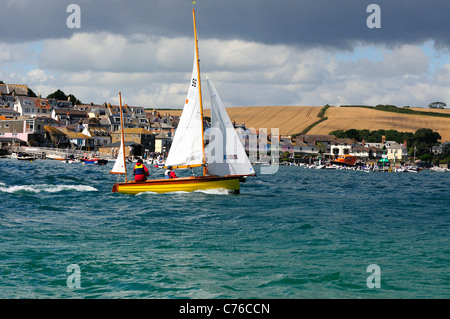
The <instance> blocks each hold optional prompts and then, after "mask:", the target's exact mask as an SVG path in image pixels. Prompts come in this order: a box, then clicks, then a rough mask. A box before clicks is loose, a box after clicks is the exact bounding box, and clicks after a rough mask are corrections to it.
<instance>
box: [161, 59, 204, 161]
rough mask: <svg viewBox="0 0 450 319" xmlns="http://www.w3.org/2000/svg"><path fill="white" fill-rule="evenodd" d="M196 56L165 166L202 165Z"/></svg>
mask: <svg viewBox="0 0 450 319" xmlns="http://www.w3.org/2000/svg"><path fill="white" fill-rule="evenodd" d="M197 60H198V57H197V54H194V67H193V70H192V78H191V83H190V86H189V91H188V94H187V97H186V102H185V105H184V108H183V113H182V114H181V118H180V122H179V124H178V127H177V130H176V132H175V136H174V138H173V141H172V145H171V147H170V151H169V155H168V156H167V160H166V166H172V167H173V168H177V167H178V168H184V167H195V166H200V165H202V163H203V123H202V120H203V119H202V116H201V113H200V92H199V79H198V69H197Z"/></svg>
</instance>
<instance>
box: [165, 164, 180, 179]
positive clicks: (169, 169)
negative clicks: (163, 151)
mask: <svg viewBox="0 0 450 319" xmlns="http://www.w3.org/2000/svg"><path fill="white" fill-rule="evenodd" d="M164 175H165V177H166V178H177V174H175V172H174V171H173V170H172V166H167V169H166V171H165V173H164Z"/></svg>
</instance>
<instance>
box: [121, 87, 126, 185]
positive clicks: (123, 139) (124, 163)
mask: <svg viewBox="0 0 450 319" xmlns="http://www.w3.org/2000/svg"><path fill="white" fill-rule="evenodd" d="M119 106H120V126H121V132H122V154H123V166H124V169H125V183H126V182H127V181H128V179H127V161H126V159H125V137H124V132H123V115H122V94H121V93H120V92H119Z"/></svg>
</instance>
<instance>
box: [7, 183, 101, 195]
mask: <svg viewBox="0 0 450 319" xmlns="http://www.w3.org/2000/svg"><path fill="white" fill-rule="evenodd" d="M71 190H74V191H78V192H93V191H97V189H96V188H95V187H92V186H88V185H47V184H43V185H17V186H6V185H5V184H4V183H1V182H0V192H3V193H17V192H30V193H42V192H44V193H58V192H63V191H71Z"/></svg>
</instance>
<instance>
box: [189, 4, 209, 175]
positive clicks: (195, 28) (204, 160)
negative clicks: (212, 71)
mask: <svg viewBox="0 0 450 319" xmlns="http://www.w3.org/2000/svg"><path fill="white" fill-rule="evenodd" d="M192 19H193V21H194V37H195V54H196V56H197V74H198V94H199V97H200V118H201V121H202V153H203V156H202V166H203V176H205V175H206V156H205V136H204V134H205V133H204V127H203V101H202V85H201V81H200V57H199V55H198V40H197V27H196V25H195V10H194V9H192Z"/></svg>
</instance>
